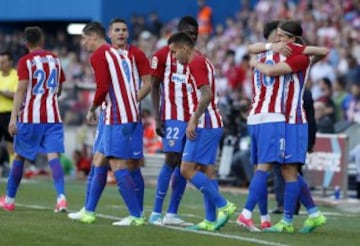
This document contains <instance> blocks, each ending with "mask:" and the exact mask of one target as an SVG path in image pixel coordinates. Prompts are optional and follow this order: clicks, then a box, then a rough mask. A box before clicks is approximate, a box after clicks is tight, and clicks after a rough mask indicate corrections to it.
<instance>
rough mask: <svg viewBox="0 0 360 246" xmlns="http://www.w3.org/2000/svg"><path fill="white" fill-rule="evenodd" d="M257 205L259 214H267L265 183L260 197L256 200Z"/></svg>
mask: <svg viewBox="0 0 360 246" xmlns="http://www.w3.org/2000/svg"><path fill="white" fill-rule="evenodd" d="M258 206H259V210H260V215H267V214H268V190H267V185H265V187H264V190H263V191H262V193H261V197H259V200H258Z"/></svg>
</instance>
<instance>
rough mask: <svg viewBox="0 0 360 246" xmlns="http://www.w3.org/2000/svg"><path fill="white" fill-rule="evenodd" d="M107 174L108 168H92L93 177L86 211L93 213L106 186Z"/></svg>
mask: <svg viewBox="0 0 360 246" xmlns="http://www.w3.org/2000/svg"><path fill="white" fill-rule="evenodd" d="M107 172H108V166H102V167H94V176H93V178H92V181H91V185H90V191H89V194H88V196H89V197H88V202H87V203H86V206H85V209H86V211H89V212H95V210H96V206H97V204H98V202H99V200H100V197H101V194H102V192H103V190H104V188H105V185H106V178H107Z"/></svg>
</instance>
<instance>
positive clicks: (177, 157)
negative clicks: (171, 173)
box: [165, 153, 181, 168]
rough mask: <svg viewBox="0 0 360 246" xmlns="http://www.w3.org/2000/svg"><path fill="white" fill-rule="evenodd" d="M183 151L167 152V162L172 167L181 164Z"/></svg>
mask: <svg viewBox="0 0 360 246" xmlns="http://www.w3.org/2000/svg"><path fill="white" fill-rule="evenodd" d="M180 162H181V153H166V156H165V163H166V165H168V166H169V167H171V168H175V167H177V166H179V165H180Z"/></svg>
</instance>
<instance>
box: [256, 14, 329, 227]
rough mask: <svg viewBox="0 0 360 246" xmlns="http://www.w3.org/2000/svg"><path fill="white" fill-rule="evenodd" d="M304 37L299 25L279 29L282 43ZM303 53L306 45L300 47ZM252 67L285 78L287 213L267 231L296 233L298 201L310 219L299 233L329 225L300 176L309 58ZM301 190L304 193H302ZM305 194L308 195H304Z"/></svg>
mask: <svg viewBox="0 0 360 246" xmlns="http://www.w3.org/2000/svg"><path fill="white" fill-rule="evenodd" d="M301 35H302V28H301V26H300V24H299V23H298V22H294V21H286V22H284V23H282V24H281V25H280V26H279V27H278V38H279V40H280V41H282V42H286V43H289V44H290V43H294V42H296V41H298V38H299V37H300V36H301ZM297 46H298V47H299V49H300V50H304V49H305V46H302V45H297ZM252 66H253V67H254V68H255V69H257V70H258V71H260V73H262V74H265V75H266V76H272V77H271V78H276V77H275V76H280V75H285V77H284V79H285V80H284V89H285V92H286V93H285V97H284V98H283V103H282V104H283V107H284V108H285V114H284V115H285V118H286V124H285V140H284V152H283V159H284V160H283V164H282V165H281V171H282V175H283V177H284V179H285V193H284V214H283V218H282V220H281V221H280V222H278V223H277V224H275V225H274V226H272V227H270V228H266V229H265V230H264V231H269V232H293V231H294V228H293V225H292V223H293V214H294V211H295V207H296V203H297V199H298V197H299V195H300V201H301V202H302V203H303V204H304V206H305V207H306V208H307V211H308V213H309V218H308V219H306V220H305V222H304V226H303V228H302V229H301V230H300V232H304V233H307V232H311V231H313V230H314V229H316V228H317V227H319V226H321V225H324V224H325V223H326V218H325V216H324V215H322V214H321V213H320V211H319V209H318V208H317V207H316V205H315V204H314V201H313V199H312V197H311V194H310V192H309V189H308V187H307V184H306V182H305V180H304V179H303V177H302V176H301V175H298V165H299V164H304V163H305V158H306V151H307V144H308V140H307V137H308V136H307V135H308V127H307V123H306V117H305V112H304V109H303V99H302V95H303V91H304V90H305V82H306V79H307V73H308V70H309V67H310V59H309V57H307V56H306V55H302V54H299V55H295V56H292V58H291V59H287V60H286V61H285V62H282V61H277V62H276V64H271V65H270V64H265V63H263V62H261V61H260V62H259V61H253V62H252ZM300 190H301V191H300ZM305 194H306V195H305Z"/></svg>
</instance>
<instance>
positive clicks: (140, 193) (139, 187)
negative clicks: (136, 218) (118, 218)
mask: <svg viewBox="0 0 360 246" xmlns="http://www.w3.org/2000/svg"><path fill="white" fill-rule="evenodd" d="M130 174H131V177H132V178H133V180H134V182H135V186H136V198H137V201H138V203H139V209H140V211H141V212H143V211H144V189H145V184H144V177H143V176H142V173H141V169H140V168H138V169H136V170H133V171H131V172H130Z"/></svg>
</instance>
